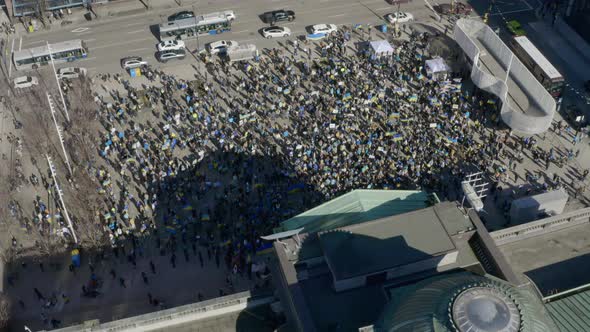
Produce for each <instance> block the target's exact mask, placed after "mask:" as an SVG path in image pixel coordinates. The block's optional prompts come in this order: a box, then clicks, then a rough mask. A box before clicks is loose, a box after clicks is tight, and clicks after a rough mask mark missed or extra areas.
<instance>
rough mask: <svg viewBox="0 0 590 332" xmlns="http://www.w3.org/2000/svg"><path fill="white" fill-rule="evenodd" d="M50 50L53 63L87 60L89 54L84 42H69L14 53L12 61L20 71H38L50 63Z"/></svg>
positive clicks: (78, 40)
mask: <svg viewBox="0 0 590 332" xmlns="http://www.w3.org/2000/svg"><path fill="white" fill-rule="evenodd" d="M49 50H51V55H52V57H53V61H54V62H56V63H60V62H72V61H75V60H77V59H80V58H85V57H86V56H87V54H88V48H87V47H86V44H85V43H84V41H82V40H80V39H75V40H69V41H65V42H61V43H55V44H50V45H49V47H48V46H47V44H46V45H42V46H38V47H33V48H27V49H24V50H20V51H14V52H13V53H12V61H13V62H14V66H15V68H16V70H20V69H37V68H39V66H44V65H47V64H49V63H50V61H51V59H50V57H49Z"/></svg>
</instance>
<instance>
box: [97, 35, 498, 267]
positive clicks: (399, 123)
mask: <svg viewBox="0 0 590 332" xmlns="http://www.w3.org/2000/svg"><path fill="white" fill-rule="evenodd" d="M357 37H359V36H357V35H356V34H355V33H354V32H353V31H352V29H348V30H346V29H345V30H343V31H340V32H338V33H337V34H335V35H332V36H329V37H327V38H326V39H324V40H323V41H321V42H319V43H315V44H313V43H308V42H306V43H304V42H300V43H297V42H295V43H291V44H289V45H285V47H284V48H275V49H271V50H269V51H268V52H266V53H265V54H264V55H263V56H262V57H261V58H260V59H258V61H251V62H248V63H234V64H228V63H225V62H221V61H217V60H216V59H209V58H206V59H204V61H206V62H207V63H206V68H207V71H206V72H204V73H201V74H200V76H199V77H198V78H197V79H195V80H184V79H180V78H177V77H174V76H172V75H168V74H166V73H164V72H161V71H158V70H153V69H151V68H144V74H145V75H146V76H147V77H148V78H149V79H150V81H151V84H149V85H144V86H143V87H142V89H136V88H133V87H131V85H130V84H129V82H128V81H126V80H125V79H123V78H122V77H121V76H115V77H111V76H110V75H108V76H107V75H105V76H103V77H102V79H103V80H104V81H105V82H107V81H113V80H116V81H118V82H119V83H121V86H122V87H124V89H113V90H112V91H109V92H110V96H109V97H100V96H99V97H97V102H98V104H99V112H100V118H101V122H102V124H103V126H104V128H105V131H104V133H103V135H102V141H101V142H100V148H99V150H100V151H99V153H100V155H101V157H102V158H103V160H104V161H105V165H103V166H100V167H95V168H93V169H92V172H93V173H94V174H95V176H96V180H97V181H98V183H100V188H99V189H98V190H99V192H100V193H101V195H103V197H104V201H105V203H106V205H105V206H106V207H107V208H106V209H105V211H104V213H102V214H101V216H100V218H101V220H102V222H103V223H104V225H105V229H106V230H107V232H108V234H109V236H110V238H111V240H112V243H113V245H116V243H117V240H118V239H119V238H121V236H123V237H124V236H125V235H126V234H127V233H128V232H129V230H132V231H137V232H138V233H143V232H153V231H154V230H157V231H159V232H163V233H168V235H170V237H171V238H173V239H174V238H175V237H177V236H178V234H186V230H187V229H188V228H190V227H196V228H198V229H199V230H198V231H201V232H203V240H204V241H209V242H215V243H216V247H217V245H218V244H223V246H220V249H219V250H223V253H224V254H225V256H226V261H227V263H228V266H229V267H230V268H232V269H234V270H238V271H242V270H244V269H246V268H247V265H248V262H249V261H250V258H249V257H250V255H251V254H253V253H255V252H256V251H257V250H258V249H260V248H262V247H264V245H265V244H264V243H261V241H260V238H259V237H260V236H261V235H265V234H268V233H271V232H272V230H273V228H275V227H276V226H277V225H278V223H279V222H280V221H282V220H285V219H287V218H288V217H290V216H293V215H294V214H296V213H299V212H302V211H304V210H305V209H307V208H310V207H312V206H315V205H317V204H319V203H321V202H323V201H325V200H329V199H331V198H334V197H336V196H338V195H340V194H343V193H345V192H347V191H350V190H352V189H355V188H374V189H384V188H389V189H418V188H422V189H424V190H428V191H434V192H439V193H446V192H450V191H453V190H455V189H457V188H458V185H459V179H461V178H462V175H463V174H464V172H465V170H466V167H468V166H471V167H474V168H475V169H487V167H488V165H490V164H491V163H490V160H492V158H493V156H494V155H495V154H496V153H497V152H498V150H499V149H501V147H500V146H501V145H502V143H500V142H501V138H502V135H504V134H502V135H501V134H500V133H499V132H498V133H496V131H495V130H494V131H489V132H488V131H486V130H485V128H493V127H494V126H495V125H496V124H497V122H498V121H499V117H498V114H497V112H496V111H495V110H496V107H495V103H494V102H493V101H490V100H488V99H487V97H485V98H484V97H481V96H474V95H470V94H469V92H468V91H466V89H464V88H462V83H461V79H462V78H461V77H460V75H459V73H448V76H449V77H448V78H447V79H439V80H435V79H431V78H429V77H427V76H426V74H425V70H424V67H423V66H424V60H425V59H426V58H428V57H429V56H430V55H429V52H428V44H429V39H431V38H436V37H435V36H429V35H428V34H420V35H414V36H411V37H410V38H409V39H403V40H396V41H395V52H394V54H392V55H387V56H380V55H376V54H373V53H371V52H370V50H368V49H359V48H356V47H355V45H356V44H355V42H357V41H358V39H357ZM364 37H365V38H367V37H368V36H367V35H366V34H365V35H364ZM392 42H393V40H392ZM453 75H455V76H454V77H452V76H453ZM191 225H192V226H191ZM195 225H197V226H195ZM203 225H204V226H203ZM198 231H197V232H198ZM161 235H162V234H160V237H161Z"/></svg>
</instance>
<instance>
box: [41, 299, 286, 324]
mask: <svg viewBox="0 0 590 332" xmlns="http://www.w3.org/2000/svg"><path fill="white" fill-rule="evenodd" d="M274 301H275V298H274V296H273V295H272V292H262V293H257V294H252V293H251V292H250V291H246V292H241V293H236V294H232V295H228V296H223V297H218V298H215V299H211V300H207V301H203V302H198V303H192V304H187V305H183V306H179V307H175V308H171V309H166V310H161V311H156V312H151V313H147V314H143V315H139V316H134V317H129V318H124V319H121V320H117V321H113V322H108V323H103V324H99V322H98V321H97V320H93V321H89V322H87V323H85V324H80V325H75V326H70V327H66V328H63V329H58V330H52V331H54V332H74V331H79V332H110V331H118V332H146V331H151V330H156V329H164V328H168V329H169V330H170V331H173V330H174V328H173V327H174V326H175V325H179V324H184V323H188V322H191V321H198V320H201V319H205V318H210V317H215V316H221V315H224V314H228V313H232V312H237V311H242V310H244V309H246V308H254V307H258V306H261V305H265V304H270V303H272V302H274ZM42 332H44V331H42Z"/></svg>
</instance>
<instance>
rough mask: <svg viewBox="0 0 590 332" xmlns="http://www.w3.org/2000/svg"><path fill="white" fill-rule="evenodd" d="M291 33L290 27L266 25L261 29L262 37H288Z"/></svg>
mask: <svg viewBox="0 0 590 332" xmlns="http://www.w3.org/2000/svg"><path fill="white" fill-rule="evenodd" d="M290 35H291V29H289V28H287V27H277V26H272V27H267V28H264V29H262V36H264V38H274V37H288V36H290Z"/></svg>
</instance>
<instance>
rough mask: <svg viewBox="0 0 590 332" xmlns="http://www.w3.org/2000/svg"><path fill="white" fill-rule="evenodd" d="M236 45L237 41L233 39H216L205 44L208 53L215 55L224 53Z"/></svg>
mask: <svg viewBox="0 0 590 332" xmlns="http://www.w3.org/2000/svg"><path fill="white" fill-rule="evenodd" d="M235 46H238V42H237V41H233V40H218V41H215V42H212V43H209V44H207V51H209V54H211V55H215V54H218V53H225V52H227V50H228V49H229V48H231V47H235Z"/></svg>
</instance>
